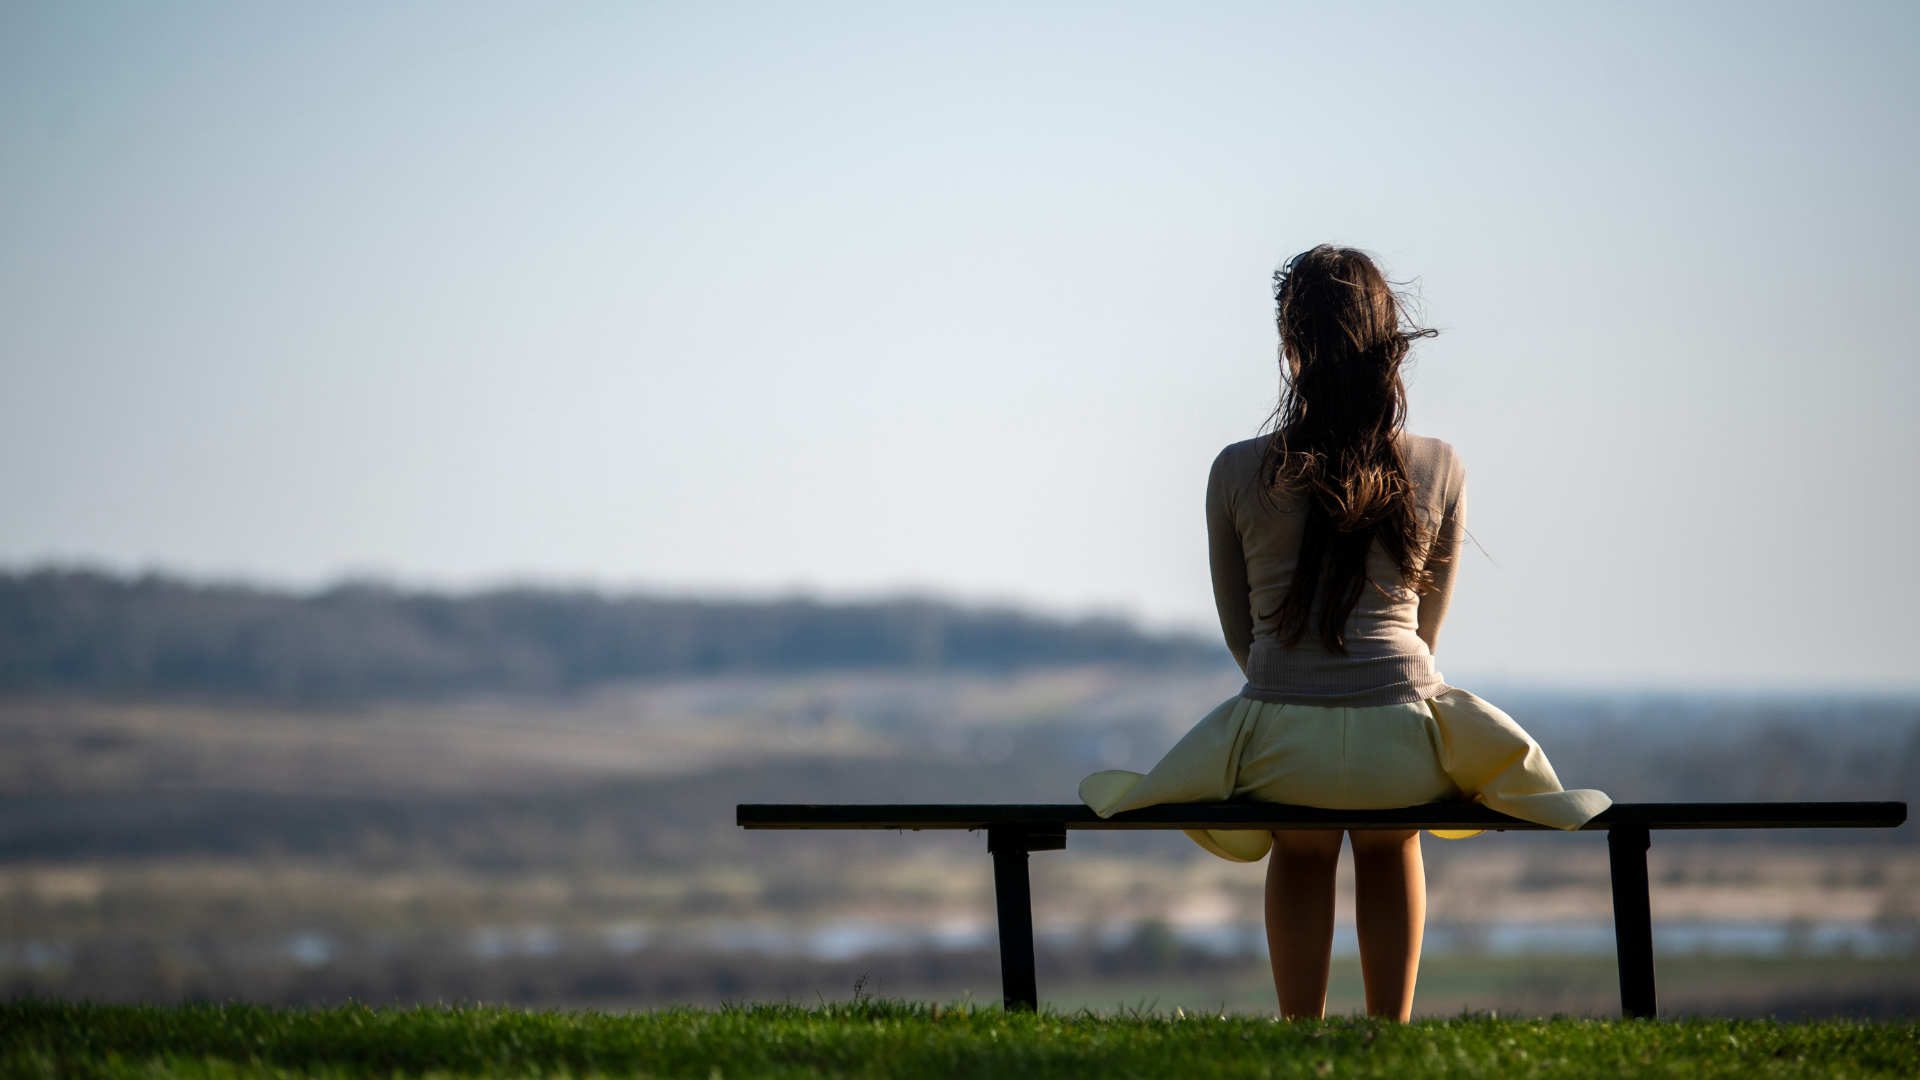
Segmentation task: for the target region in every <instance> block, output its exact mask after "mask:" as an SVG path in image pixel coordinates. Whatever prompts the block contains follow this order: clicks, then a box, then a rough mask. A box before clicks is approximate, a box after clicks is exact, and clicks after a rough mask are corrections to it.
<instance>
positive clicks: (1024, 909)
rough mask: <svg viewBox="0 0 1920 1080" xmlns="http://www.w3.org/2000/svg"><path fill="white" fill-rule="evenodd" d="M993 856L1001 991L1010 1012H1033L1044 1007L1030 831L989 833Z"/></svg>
mask: <svg viewBox="0 0 1920 1080" xmlns="http://www.w3.org/2000/svg"><path fill="white" fill-rule="evenodd" d="M987 850H988V851H989V852H991V853H992V854H993V902H994V907H995V908H997V909H998V912H999V917H1000V992H1001V994H1002V995H1003V996H1004V998H1005V1004H1006V1009H1007V1011H1008V1012H1013V1011H1015V1010H1017V1009H1025V1010H1027V1011H1029V1012H1031V1011H1033V1010H1035V1009H1038V1008H1039V1007H1040V988H1039V984H1038V982H1037V981H1036V980H1035V978H1034V975H1033V887H1032V885H1031V884H1030V883H1029V882H1028V880H1027V829H1026V826H1024V825H1010V826H1004V827H1000V828H989V829H988V830H987Z"/></svg>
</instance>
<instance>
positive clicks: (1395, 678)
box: [1207, 435, 1466, 707]
mask: <svg viewBox="0 0 1920 1080" xmlns="http://www.w3.org/2000/svg"><path fill="white" fill-rule="evenodd" d="M1266 444H1267V439H1266V437H1264V436H1263V437H1261V438H1258V439H1248V440H1247V441H1245V442H1237V443H1234V444H1233V445H1232V446H1229V447H1227V448H1226V449H1225V450H1222V451H1221V452H1220V456H1219V457H1217V458H1215V459H1214V462H1213V473H1212V475H1211V476H1209V477H1208V479H1207V542H1208V552H1209V558H1210V562H1211V563H1212V566H1213V597H1214V604H1215V605H1216V606H1217V607H1218V608H1219V611H1220V628H1221V630H1223V631H1224V632H1225V633H1226V637H1227V648H1228V649H1229V650H1231V651H1232V652H1233V658H1234V659H1235V660H1236V661H1238V662H1239V664H1240V670H1241V671H1243V672H1245V673H1246V676H1247V685H1246V689H1244V690H1243V691H1241V694H1242V696H1243V697H1248V698H1252V699H1253V700H1255V701H1267V702H1275V703H1278V704H1284V705H1321V706H1335V707H1365V706H1371V705H1398V704H1403V703H1406V702H1412V701H1424V700H1426V699H1428V698H1432V697H1436V696H1438V695H1440V694H1443V693H1446V691H1447V689H1448V687H1447V684H1446V683H1445V681H1443V680H1442V679H1441V677H1440V672H1439V671H1438V670H1436V669H1435V668H1434V665H1433V648H1434V643H1435V641H1436V639H1437V638H1438V637H1439V634H1440V623H1441V621H1442V620H1443V619H1445V618H1446V614H1447V604H1448V602H1449V601H1450V600H1451V599H1452V597H1453V582H1454V577H1455V572H1456V570H1457V568H1458V565H1459V556H1460V551H1461V543H1460V541H1461V538H1462V537H1463V536H1464V535H1465V533H1466V506H1465V502H1464V500H1463V498H1462V494H1461V492H1462V489H1463V488H1464V487H1465V484H1466V470H1465V469H1464V468H1463V467H1462V466H1461V464H1460V458H1459V455H1457V454H1455V453H1454V452H1453V447H1451V446H1448V445H1447V444H1446V443H1444V442H1441V441H1440V440H1439V439H1425V438H1421V437H1420V436H1418V435H1402V436H1400V452H1401V459H1402V460H1403V461H1404V462H1405V463H1406V468H1407V477H1408V479H1409V480H1410V481H1411V482H1412V483H1413V487H1414V499H1415V502H1416V504H1417V506H1418V511H1419V514H1420V520H1421V525H1422V527H1424V528H1425V529H1426V530H1427V531H1428V532H1429V534H1430V535H1431V536H1432V544H1431V547H1430V548H1429V549H1428V551H1427V552H1424V553H1422V557H1423V558H1429V557H1431V556H1433V555H1435V554H1445V555H1446V556H1447V557H1446V558H1445V559H1444V561H1440V562H1436V563H1435V564H1434V565H1433V585H1434V587H1433V589H1432V591H1430V592H1428V593H1427V594H1426V595H1424V596H1420V595H1416V594H1415V593H1414V592H1413V590H1412V589H1409V588H1407V587H1406V585H1405V584H1404V583H1403V582H1402V581H1401V577H1400V571H1399V568H1398V567H1397V566H1395V565H1394V563H1393V560H1392V559H1389V558H1388V557H1387V555H1386V552H1385V551H1383V550H1382V549H1381V547H1380V545H1379V544H1377V543H1376V544H1375V545H1374V546H1373V550H1372V551H1371V552H1369V553H1368V556H1367V578H1368V581H1369V586H1368V588H1367V589H1366V590H1365V591H1364V592H1363V593H1361V595H1360V602H1359V603H1358V604H1356V605H1354V609H1353V614H1352V615H1351V616H1350V617H1349V618H1348V619H1347V632H1346V638H1347V649H1348V655H1346V656H1341V655H1340V654H1338V653H1335V652H1331V651H1329V650H1327V649H1326V648H1324V647H1323V646H1322V645H1321V644H1320V643H1319V641H1318V640H1317V639H1316V638H1314V637H1313V636H1312V635H1307V636H1304V637H1302V638H1301V640H1300V643H1299V644H1298V645H1296V646H1294V647H1292V648H1287V647H1286V646H1285V645H1283V644H1282V643H1281V641H1280V639H1279V632H1278V625H1279V610H1280V602H1281V600H1283V599H1284V598H1285V597H1286V595H1287V588H1288V586H1290V585H1291V584H1292V582H1293V573H1294V567H1295V564H1296V563H1297V562H1298V561H1299V556H1300V537H1301V531H1302V528H1303V527H1304V524H1305V520H1306V515H1305V514H1304V513H1303V512H1302V506H1303V502H1302V500H1301V499H1300V497H1298V496H1295V495H1289V494H1276V495H1272V496H1263V495H1262V493H1261V491H1260V486H1259V484H1260V459H1261V454H1262V450H1263V449H1264V448H1265V446H1266Z"/></svg>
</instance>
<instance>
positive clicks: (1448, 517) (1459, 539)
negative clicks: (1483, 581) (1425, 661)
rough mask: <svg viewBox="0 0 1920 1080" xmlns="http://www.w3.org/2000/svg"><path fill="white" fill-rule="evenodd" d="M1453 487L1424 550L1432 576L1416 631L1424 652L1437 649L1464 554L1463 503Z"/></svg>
mask: <svg viewBox="0 0 1920 1080" xmlns="http://www.w3.org/2000/svg"><path fill="white" fill-rule="evenodd" d="M1450 486H1452V487H1453V501H1452V502H1451V503H1449V504H1448V505H1447V508H1446V512H1445V513H1444V514H1442V515H1441V518H1440V528H1439V529H1438V530H1436V531H1435V533H1434V536H1433V546H1432V547H1430V548H1428V549H1427V552H1428V554H1427V565H1428V567H1430V568H1431V570H1432V572H1433V589H1432V591H1430V592H1427V593H1423V594H1422V595H1421V597H1420V627H1419V629H1418V631H1416V632H1417V633H1418V634H1419V635H1420V640H1421V641H1424V642H1426V643H1427V651H1428V652H1436V651H1438V650H1439V647H1440V624H1441V623H1442V622H1444V621H1446V618H1447V605H1449V604H1451V603H1452V602H1453V582H1454V579H1455V578H1456V576H1458V574H1459V571H1460V556H1461V555H1462V554H1463V553H1464V552H1465V550H1466V549H1465V545H1464V544H1463V541H1464V540H1465V538H1466V534H1467V499H1466V495H1465V493H1464V492H1463V491H1461V488H1460V485H1458V484H1454V485H1450Z"/></svg>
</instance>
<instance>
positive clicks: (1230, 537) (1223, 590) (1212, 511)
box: [1207, 453, 1253, 675]
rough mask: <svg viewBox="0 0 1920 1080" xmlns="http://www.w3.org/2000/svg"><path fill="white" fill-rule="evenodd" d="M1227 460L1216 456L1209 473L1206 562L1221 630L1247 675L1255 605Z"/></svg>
mask: <svg viewBox="0 0 1920 1080" xmlns="http://www.w3.org/2000/svg"><path fill="white" fill-rule="evenodd" d="M1225 460H1226V454H1225V453H1222V454H1221V455H1220V456H1219V457H1217V458H1215V459H1214V461H1213V472H1212V473H1211V474H1209V475H1208V477H1207V563H1208V565H1210V566H1211V567H1212V568H1213V606H1214V607H1215V608H1216V609H1218V610H1219V612H1220V630H1221V632H1222V633H1223V634H1225V635H1226V638H1227V651H1228V652H1231V653H1232V654H1233V660H1234V662H1235V663H1237V664H1239V665H1240V672H1241V674H1243V675H1244V674H1246V671H1247V654H1248V653H1249V652H1250V651H1251V650H1252V649H1253V605H1252V601H1251V600H1249V599H1248V596H1249V593H1250V591H1251V589H1250V587H1249V586H1248V584H1247V554H1246V551H1245V550H1244V549H1243V548H1241V546H1240V529H1239V526H1237V525H1236V524H1234V520H1233V506H1232V503H1231V501H1230V500H1229V498H1228V491H1227V487H1228V485H1227V479H1226V475H1225V474H1226V468H1225V464H1224V463H1225Z"/></svg>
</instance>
